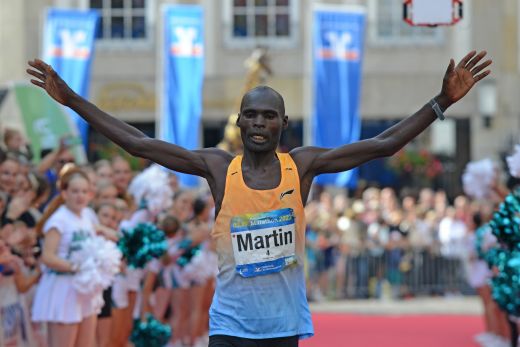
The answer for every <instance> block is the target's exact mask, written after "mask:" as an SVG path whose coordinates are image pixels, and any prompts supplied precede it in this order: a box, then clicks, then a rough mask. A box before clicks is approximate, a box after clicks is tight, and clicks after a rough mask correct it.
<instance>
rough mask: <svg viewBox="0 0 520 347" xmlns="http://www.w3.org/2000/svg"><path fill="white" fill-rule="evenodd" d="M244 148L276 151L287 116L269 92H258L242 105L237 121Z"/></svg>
mask: <svg viewBox="0 0 520 347" xmlns="http://www.w3.org/2000/svg"><path fill="white" fill-rule="evenodd" d="M237 125H238V127H239V128H240V134H241V136H242V142H243V143H244V147H245V148H246V149H248V150H250V151H252V152H267V151H272V150H276V148H277V147H278V144H279V142H280V136H281V135H282V130H283V129H285V128H286V127H287V116H285V115H284V114H283V113H282V111H281V106H280V100H279V99H278V98H277V97H276V96H275V95H274V94H272V93H270V92H268V91H256V92H253V93H251V94H249V95H248V96H246V99H245V100H244V102H243V103H242V109H241V110H240V115H239V117H238V120H237Z"/></svg>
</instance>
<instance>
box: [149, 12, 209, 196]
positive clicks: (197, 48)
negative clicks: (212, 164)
mask: <svg viewBox="0 0 520 347" xmlns="http://www.w3.org/2000/svg"><path fill="white" fill-rule="evenodd" d="M163 9H164V12H163V16H164V17H163V20H164V22H163V23H164V24H163V25H164V32H163V37H164V42H163V54H162V66H163V76H162V78H163V88H162V90H161V93H162V96H161V113H160V119H159V136H160V138H161V139H162V140H164V141H167V142H170V143H173V144H176V145H178V146H181V147H184V148H186V149H189V150H194V149H197V148H198V146H199V127H200V118H201V112H202V84H203V81H204V48H203V47H204V31H203V30H204V26H203V24H204V16H203V12H202V8H201V7H200V6H196V5H167V6H165V7H163ZM180 180H181V183H182V184H183V185H185V186H188V187H193V186H196V185H197V184H198V182H199V179H198V178H197V177H196V176H190V175H185V174H180Z"/></svg>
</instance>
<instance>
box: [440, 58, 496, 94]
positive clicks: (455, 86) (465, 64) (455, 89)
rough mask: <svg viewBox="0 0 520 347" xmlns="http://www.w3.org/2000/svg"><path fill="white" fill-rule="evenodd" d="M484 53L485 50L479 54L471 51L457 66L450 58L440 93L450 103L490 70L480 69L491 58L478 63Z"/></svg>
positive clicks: (486, 64)
mask: <svg viewBox="0 0 520 347" xmlns="http://www.w3.org/2000/svg"><path fill="white" fill-rule="evenodd" d="M485 55H486V51H482V52H480V53H479V54H476V51H471V52H469V53H468V54H467V55H466V56H465V57H464V58H462V60H461V61H460V62H459V63H458V64H457V66H455V62H454V60H453V59H451V60H450V64H449V65H448V69H447V70H446V74H445V75H444V80H443V82H442V91H441V94H443V95H444V96H446V97H447V98H448V100H449V101H450V103H451V104H452V103H455V102H457V101H459V100H460V99H461V98H462V97H463V96H464V95H466V94H467V93H468V92H469V91H470V89H471V88H473V86H474V85H475V84H476V83H477V82H478V81H480V80H481V79H483V78H484V77H486V76H487V75H489V73H490V70H486V71H484V72H481V71H482V70H484V69H485V68H486V67H488V66H489V65H490V64H491V60H486V61H485V62H483V63H480V64H479V62H480V61H481V60H482V58H484V56H485ZM477 64H478V65H477Z"/></svg>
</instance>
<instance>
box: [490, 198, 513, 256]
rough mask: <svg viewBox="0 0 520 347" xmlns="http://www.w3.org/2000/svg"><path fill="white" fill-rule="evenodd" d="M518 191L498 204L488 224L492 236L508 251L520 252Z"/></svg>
mask: <svg viewBox="0 0 520 347" xmlns="http://www.w3.org/2000/svg"><path fill="white" fill-rule="evenodd" d="M519 222H520V189H518V190H516V191H515V192H512V193H511V194H509V195H508V196H506V198H505V199H504V201H503V202H502V203H501V204H500V206H499V209H498V211H496V212H495V213H494V214H493V219H492V220H491V221H490V222H489V226H490V227H491V229H492V231H493V234H494V235H495V236H496V237H497V239H498V241H499V242H500V243H501V244H504V245H505V246H506V247H507V248H508V249H509V250H515V249H516V250H520V223H519Z"/></svg>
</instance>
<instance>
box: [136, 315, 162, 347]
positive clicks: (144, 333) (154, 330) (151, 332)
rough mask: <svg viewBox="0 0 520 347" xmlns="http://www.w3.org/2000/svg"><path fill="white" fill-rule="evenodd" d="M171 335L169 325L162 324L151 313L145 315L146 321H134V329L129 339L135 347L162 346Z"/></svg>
mask: <svg viewBox="0 0 520 347" xmlns="http://www.w3.org/2000/svg"><path fill="white" fill-rule="evenodd" d="M171 335H172V330H171V328H170V326H169V325H167V324H162V323H161V322H159V321H158V320H157V319H155V318H154V317H153V316H152V315H151V314H147V315H146V321H144V322H142V321H140V320H135V321H134V329H133V330H132V336H131V337H130V340H131V341H132V343H133V344H134V346H135V347H163V346H165V345H166V344H167V343H168V341H169V340H170V337H171Z"/></svg>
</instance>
